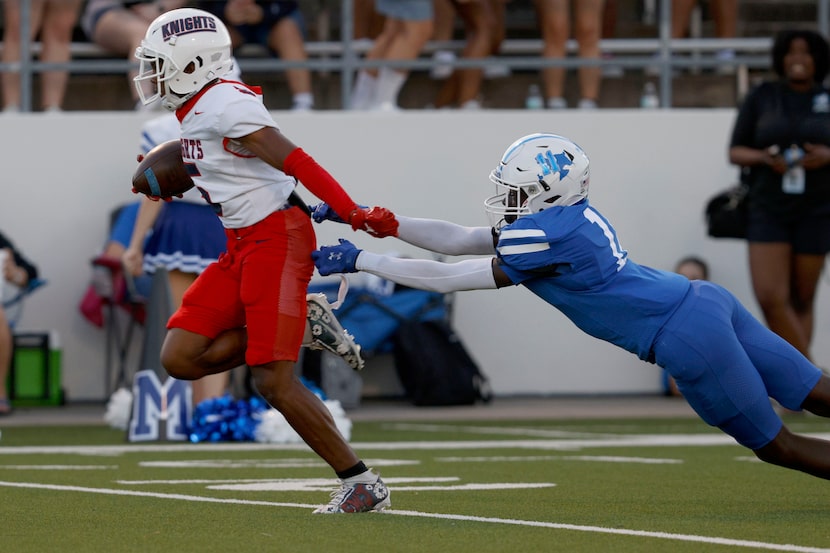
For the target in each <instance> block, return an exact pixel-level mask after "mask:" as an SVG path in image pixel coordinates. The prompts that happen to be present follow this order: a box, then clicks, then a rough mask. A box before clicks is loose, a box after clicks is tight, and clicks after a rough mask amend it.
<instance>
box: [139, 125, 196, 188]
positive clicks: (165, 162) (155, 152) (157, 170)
mask: <svg viewBox="0 0 830 553" xmlns="http://www.w3.org/2000/svg"><path fill="white" fill-rule="evenodd" d="M191 188H193V179H191V178H190V175H189V174H188V172H187V168H186V167H185V165H184V162H183V161H182V146H181V142H180V141H179V140H178V139H175V140H168V141H167V142H162V143H161V144H159V145H158V146H156V147H155V148H153V149H152V150H150V151H149V152H147V155H146V156H144V159H142V160H141V161H139V163H138V167H137V168H136V170H135V173H133V191H134V192H139V193H141V194H146V195H147V196H157V197H162V198H169V197H173V196H178V195H180V194H184V193H185V192H187V191H188V190H190V189H191Z"/></svg>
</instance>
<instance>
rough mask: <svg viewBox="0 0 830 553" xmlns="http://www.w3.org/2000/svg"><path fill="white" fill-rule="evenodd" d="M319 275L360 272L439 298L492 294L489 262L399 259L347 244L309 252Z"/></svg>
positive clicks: (345, 242) (494, 282)
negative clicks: (462, 293)
mask: <svg viewBox="0 0 830 553" xmlns="http://www.w3.org/2000/svg"><path fill="white" fill-rule="evenodd" d="M311 256H312V258H313V259H314V264H315V265H316V266H317V270H318V271H319V272H320V274H321V275H323V276H327V275H330V274H334V273H353V272H356V271H364V272H367V273H372V274H373V275H377V276H379V277H381V278H385V279H387V280H391V281H393V282H397V283H398V284H403V285H404V286H409V287H412V288H419V289H421V290H429V291H432V292H440V293H443V294H446V293H449V292H456V291H460V290H494V289H496V288H497V287H498V285H497V283H496V277H495V276H494V264H493V258H479V259H468V260H465V261H460V262H458V263H442V262H440V261H432V260H428V259H401V258H398V257H390V256H387V255H380V254H375V253H372V252H367V251H363V250H359V249H357V248H356V247H355V245H354V244H352V243H351V242H349V241H348V240H344V239H342V238H341V239H340V244H338V245H336V246H322V247H321V248H320V249H319V250H316V251H314V252H312V254H311Z"/></svg>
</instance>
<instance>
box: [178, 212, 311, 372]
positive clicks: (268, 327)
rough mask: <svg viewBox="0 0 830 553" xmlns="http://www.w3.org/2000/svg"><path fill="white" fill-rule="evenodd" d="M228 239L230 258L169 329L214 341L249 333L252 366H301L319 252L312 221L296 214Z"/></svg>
mask: <svg viewBox="0 0 830 553" xmlns="http://www.w3.org/2000/svg"><path fill="white" fill-rule="evenodd" d="M225 233H226V234H227V236H228V251H227V252H226V253H223V254H222V255H221V256H220V257H219V260H218V261H216V262H215V263H213V264H211V265H210V266H208V268H207V269H206V270H205V271H204V272H203V273H202V274H201V275H199V277H198V278H197V279H196V281H195V282H194V283H193V284H192V285H191V286H190V287H189V288H188V289H187V292H186V293H185V295H184V298H183V299H182V305H181V307H180V308H179V309H178V310H177V311H176V313H174V314H173V316H172V317H171V318H170V321H169V322H168V323H167V328H181V329H184V330H188V331H190V332H195V333H197V334H201V335H203V336H207V337H208V338H216V337H217V336H218V335H219V334H220V333H221V332H223V331H225V330H229V329H234V328H241V327H243V326H247V330H248V348H247V351H246V353H245V362H246V363H247V364H248V365H250V366H256V365H263V364H265V363H270V362H272V361H296V360H297V357H298V353H299V350H300V344H301V343H302V339H303V333H304V332H305V326H306V291H307V288H308V283H309V280H311V274H312V272H313V271H314V263H313V262H312V259H311V252H312V251H313V250H314V249H315V248H316V247H317V241H316V238H315V235H314V229H313V228H312V225H311V219H310V218H309V217H308V216H307V215H306V214H305V213H303V212H302V211H301V210H300V209H298V208H295V207H294V208H289V209H285V210H282V211H276V212H274V213H272V214H271V215H269V216H268V217H266V218H265V219H263V220H262V221H260V222H258V223H256V224H254V225H251V226H250V227H245V228H242V229H226V230H225Z"/></svg>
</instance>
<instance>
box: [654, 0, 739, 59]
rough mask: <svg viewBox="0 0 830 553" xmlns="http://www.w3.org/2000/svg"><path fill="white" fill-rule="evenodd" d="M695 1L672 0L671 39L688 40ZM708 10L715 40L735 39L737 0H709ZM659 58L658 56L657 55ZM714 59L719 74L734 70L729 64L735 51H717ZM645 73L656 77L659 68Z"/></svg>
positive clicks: (728, 49)
mask: <svg viewBox="0 0 830 553" xmlns="http://www.w3.org/2000/svg"><path fill="white" fill-rule="evenodd" d="M697 3H698V1H697V0H672V12H671V36H672V38H688V36H689V30H690V26H689V23H690V21H691V19H692V12H693V11H694V8H695V5H696V4H697ZM709 9H710V10H711V13H712V19H713V20H714V22H715V36H716V37H717V38H735V37H736V36H737V35H738V0H711V1H710V2H709ZM657 56H659V54H657ZM715 57H716V58H717V60H718V61H719V62H720V63H721V65H720V66H718V68H717V70H718V72H720V73H729V72H733V71H734V70H735V67H734V65H733V64H731V63H730V62H731V61H733V60H734V59H735V51H734V50H733V49H731V48H724V49H722V50H719V51H718V52H717V53H716V54H715ZM647 73H648V74H650V75H656V74H658V73H659V66H652V67H649V68H648V70H647Z"/></svg>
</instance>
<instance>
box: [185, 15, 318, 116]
mask: <svg viewBox="0 0 830 553" xmlns="http://www.w3.org/2000/svg"><path fill="white" fill-rule="evenodd" d="M200 7H201V8H202V9H204V10H205V11H209V12H211V13H213V14H214V15H217V16H219V17H220V18H222V20H223V21H224V22H225V23H226V24H227V25H228V31H229V32H230V34H231V40H232V42H233V48H234V50H236V49H238V48H239V47H240V46H242V45H244V44H261V45H263V46H265V47H267V48H268V49H269V50H270V51H271V52H272V53H274V54H276V55H278V56H279V57H280V58H281V59H283V60H285V61H292V62H304V61H306V60H308V54H307V53H306V50H305V39H304V38H303V31H304V27H305V22H304V20H303V14H302V12H301V11H300V8H299V5H298V3H297V2H295V1H268V0H227V1H206V2H200ZM285 76H286V78H287V79H288V88H289V89H290V90H291V95H292V105H291V109H292V110H293V111H308V110H310V109H311V108H312V107H313V106H314V95H313V93H312V89H311V71H310V70H308V69H303V68H295V69H286V70H285Z"/></svg>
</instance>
